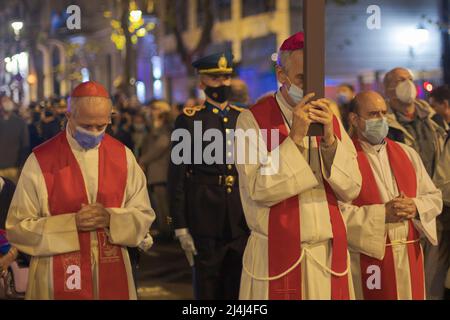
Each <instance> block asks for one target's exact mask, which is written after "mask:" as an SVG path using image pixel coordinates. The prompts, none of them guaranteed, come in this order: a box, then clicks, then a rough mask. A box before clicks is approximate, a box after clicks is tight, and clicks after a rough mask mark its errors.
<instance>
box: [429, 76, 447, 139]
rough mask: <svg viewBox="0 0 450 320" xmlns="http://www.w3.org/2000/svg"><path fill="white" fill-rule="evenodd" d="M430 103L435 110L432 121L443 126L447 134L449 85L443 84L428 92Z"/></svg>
mask: <svg viewBox="0 0 450 320" xmlns="http://www.w3.org/2000/svg"><path fill="white" fill-rule="evenodd" d="M430 104H431V107H433V109H434V111H436V114H435V115H434V117H433V120H434V122H436V123H437V124H438V125H440V126H441V127H442V128H444V129H445V130H446V131H447V134H448V132H449V129H450V86H449V85H445V86H441V87H438V88H436V89H434V90H433V91H432V92H431V94H430ZM447 139H448V135H447Z"/></svg>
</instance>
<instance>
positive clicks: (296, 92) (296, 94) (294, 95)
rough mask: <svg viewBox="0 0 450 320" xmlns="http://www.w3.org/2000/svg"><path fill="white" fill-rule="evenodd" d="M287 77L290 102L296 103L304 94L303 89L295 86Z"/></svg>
mask: <svg viewBox="0 0 450 320" xmlns="http://www.w3.org/2000/svg"><path fill="white" fill-rule="evenodd" d="M287 79H288V80H289V83H290V85H291V86H290V87H289V90H288V94H289V96H290V97H291V99H292V102H294V103H295V104H296V105H297V104H299V103H300V101H302V99H303V96H304V92H303V89H301V88H300V87H297V86H296V85H295V84H293V83H292V82H291V80H290V79H289V78H287Z"/></svg>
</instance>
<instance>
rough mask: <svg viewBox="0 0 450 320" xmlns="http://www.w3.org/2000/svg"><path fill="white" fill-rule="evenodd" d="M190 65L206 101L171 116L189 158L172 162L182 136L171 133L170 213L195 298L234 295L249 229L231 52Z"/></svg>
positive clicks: (231, 297) (205, 298) (238, 109)
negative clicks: (217, 145)
mask: <svg viewBox="0 0 450 320" xmlns="http://www.w3.org/2000/svg"><path fill="white" fill-rule="evenodd" d="M192 65H193V67H194V68H195V69H196V70H197V72H198V75H199V88H200V89H201V90H203V91H204V93H205V96H206V101H205V102H204V104H203V105H201V106H195V107H187V108H184V110H183V113H182V114H181V115H180V116H179V117H178V118H177V120H176V124H175V131H174V133H176V132H181V131H179V130H177V129H184V130H187V132H189V134H190V143H189V146H190V155H188V158H190V160H189V161H185V160H186V158H185V157H183V159H185V160H183V161H182V163H181V164H176V163H179V161H174V156H177V153H176V152H175V150H181V148H179V146H178V144H179V143H182V142H183V141H182V139H180V140H179V141H176V139H174V137H175V135H173V136H172V140H173V141H174V142H173V145H172V154H171V163H170V166H169V194H170V197H171V201H170V203H171V204H170V205H171V215H172V218H173V225H174V227H175V235H176V237H177V238H178V239H179V241H180V243H181V246H182V248H183V249H184V251H185V253H186V256H187V258H188V260H189V263H190V265H191V266H194V268H193V275H194V277H193V284H194V295H195V298H196V299H201V300H210V299H238V297H239V285H240V277H241V269H242V255H243V252H244V248H245V245H246V242H247V238H248V235H249V230H248V227H247V224H246V221H245V217H244V212H243V209H242V205H241V201H240V195H239V186H238V177H237V176H238V174H237V171H236V168H235V166H234V160H233V159H234V153H233V147H232V146H233V139H234V135H233V131H234V129H235V126H236V120H237V118H238V116H239V113H240V111H241V110H242V109H240V108H238V107H236V106H233V105H231V104H230V103H229V102H228V99H229V95H230V91H231V74H232V72H233V67H232V55H231V53H230V52H224V53H217V54H213V55H210V56H207V57H204V58H201V59H199V60H197V61H195V62H194V63H193V64H192ZM194 128H195V132H194ZM209 129H215V132H216V133H217V132H220V133H221V135H220V139H222V141H221V142H222V146H223V149H221V150H222V151H223V157H221V159H220V160H218V154H213V153H214V152H213V153H211V154H213V156H214V159H215V160H214V161H213V162H211V161H207V159H205V157H204V151H205V153H207V152H206V151H207V150H208V148H207V146H208V145H209V144H211V141H203V140H204V139H202V137H203V134H204V132H205V131H207V130H209ZM217 130H219V131H217ZM184 132H186V131H184ZM199 132H200V133H201V135H199ZM210 132H211V131H210ZM216 142H217V141H216ZM194 145H197V146H194ZM199 145H200V147H198V146H199ZM205 149H206V150H205ZM184 152H187V151H186V150H184V149H183V150H182V151H180V155H183V156H186V154H184ZM199 158H201V159H200V160H199ZM195 160H196V161H195ZM211 163H212V164H211Z"/></svg>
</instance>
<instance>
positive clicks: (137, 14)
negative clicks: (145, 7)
mask: <svg viewBox="0 0 450 320" xmlns="http://www.w3.org/2000/svg"><path fill="white" fill-rule="evenodd" d="M141 18H142V11H141V10H132V11H130V21H131V22H138V21H139V20H141Z"/></svg>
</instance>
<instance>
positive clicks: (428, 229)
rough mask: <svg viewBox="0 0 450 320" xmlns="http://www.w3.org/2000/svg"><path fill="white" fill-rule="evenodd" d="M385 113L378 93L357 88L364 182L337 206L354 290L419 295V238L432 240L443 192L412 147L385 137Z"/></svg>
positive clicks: (372, 295)
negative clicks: (351, 197)
mask: <svg viewBox="0 0 450 320" xmlns="http://www.w3.org/2000/svg"><path fill="white" fill-rule="evenodd" d="M386 114H387V106H386V103H385V101H384V99H383V97H381V96H380V95H379V94H378V93H376V92H373V91H368V92H362V93H360V94H359V95H357V96H356V98H355V99H354V100H353V102H352V104H351V112H350V123H351V125H352V126H353V128H354V130H355V136H354V140H353V141H354V144H355V147H356V150H357V152H358V164H359V169H360V171H361V174H362V176H363V182H362V188H361V192H360V194H359V196H358V198H357V199H355V200H354V201H353V203H352V204H345V203H340V207H341V211H342V213H343V215H344V217H345V219H346V222H347V235H348V239H349V250H350V255H351V261H352V276H353V282H354V286H355V295H356V298H357V299H365V300H397V299H399V300H409V299H413V300H424V299H425V280H424V263H423V254H422V248H421V244H420V240H421V238H423V237H426V238H428V240H429V241H430V242H431V243H432V244H433V245H437V236H436V216H438V215H439V214H440V213H441V211H442V195H441V191H440V190H439V189H437V188H436V187H435V185H434V184H433V182H432V180H431V178H430V177H429V176H428V173H427V171H426V170H425V167H424V165H423V163H422V160H421V159H420V157H419V155H418V154H417V152H416V151H414V150H413V149H412V148H410V147H408V146H406V145H404V144H402V143H397V142H394V141H392V140H390V139H387V138H386V136H387V134H388V130H389V126H388V123H387V120H386V117H385V116H386Z"/></svg>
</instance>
